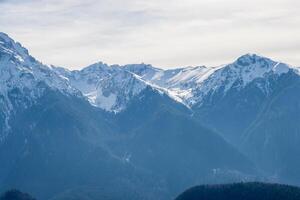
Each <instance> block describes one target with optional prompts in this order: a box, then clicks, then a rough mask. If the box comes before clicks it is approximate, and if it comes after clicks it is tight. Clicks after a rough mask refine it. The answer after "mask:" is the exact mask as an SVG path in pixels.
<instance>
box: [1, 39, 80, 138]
mask: <svg viewBox="0 0 300 200" xmlns="http://www.w3.org/2000/svg"><path fill="white" fill-rule="evenodd" d="M0 85H1V86H0V105H1V106H0V107H1V110H0V119H3V120H0V132H1V134H0V142H1V141H2V140H3V139H4V138H5V137H6V135H7V133H8V132H9V130H10V125H9V120H10V118H11V116H12V115H13V114H14V113H15V112H16V110H18V109H22V108H26V107H28V106H30V105H32V104H33V103H34V102H35V100H36V99H37V98H39V97H40V96H41V95H42V94H43V92H44V90H45V88H50V89H52V90H58V91H60V92H63V93H65V94H68V95H69V94H71V95H79V92H78V91H77V90H76V89H74V88H73V87H71V86H70V85H69V83H68V81H67V80H65V79H63V78H61V77H59V76H58V75H57V74H56V73H55V72H54V71H53V70H51V69H50V68H49V67H48V66H46V65H43V64H42V63H40V62H38V61H37V60H35V59H34V58H33V57H32V56H30V55H29V54H28V51H27V50H26V49H25V48H24V47H22V46H21V44H19V43H17V42H15V41H14V40H12V39H11V38H9V37H8V35H6V34H4V33H0ZM1 121H2V122H4V123H3V124H1Z"/></svg>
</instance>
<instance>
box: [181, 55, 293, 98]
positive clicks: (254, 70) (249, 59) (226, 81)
mask: <svg viewBox="0 0 300 200" xmlns="http://www.w3.org/2000/svg"><path fill="white" fill-rule="evenodd" d="M290 70H292V68H291V67H290V66H289V65H287V64H284V63H281V62H276V61H273V60H271V59H269V58H266V57H263V56H258V55H256V54H246V55H243V56H241V57H239V58H238V59H237V60H236V61H235V62H233V63H231V64H229V65H225V66H223V67H221V68H219V69H217V70H215V71H214V72H213V73H212V74H211V75H210V76H208V77H206V79H205V80H203V81H202V82H201V83H200V84H198V85H197V87H195V88H194V89H193V92H192V93H193V94H192V95H191V97H190V98H189V99H188V100H187V101H188V102H189V104H195V103H199V102H201V100H202V98H203V97H205V95H207V94H208V93H214V92H215V91H218V90H219V89H221V88H222V90H223V92H224V93H226V91H228V90H229V89H231V88H232V87H234V88H235V89H237V90H240V89H242V88H244V87H246V86H247V85H248V84H249V83H251V82H252V81H254V80H256V79H258V78H266V77H267V76H268V75H276V76H280V75H282V74H285V73H288V72H289V71H290Z"/></svg>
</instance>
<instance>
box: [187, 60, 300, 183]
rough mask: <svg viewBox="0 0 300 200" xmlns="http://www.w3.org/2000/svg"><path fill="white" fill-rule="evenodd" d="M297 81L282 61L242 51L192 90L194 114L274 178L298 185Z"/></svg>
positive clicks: (294, 70) (299, 152)
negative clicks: (245, 53) (236, 57)
mask: <svg viewBox="0 0 300 200" xmlns="http://www.w3.org/2000/svg"><path fill="white" fill-rule="evenodd" d="M299 80H300V78H299V75H298V72H297V70H296V69H294V68H292V67H290V66H288V65H286V64H283V63H278V62H275V61H272V60H270V59H267V58H264V57H259V56H257V55H245V56H242V57H241V58H239V59H238V60H237V61H236V62H234V63H233V64H230V65H228V66H226V67H224V68H222V69H220V70H217V71H216V72H215V73H214V74H212V75H211V76H210V77H209V78H208V79H207V80H205V81H204V82H203V83H202V85H200V86H199V88H197V89H195V90H194V92H193V93H194V96H193V101H195V102H198V103H195V104H194V105H193V106H192V109H193V110H194V111H195V114H194V116H195V118H197V119H198V120H199V121H202V122H205V123H206V124H207V125H208V126H209V127H210V128H212V129H214V130H216V131H217V132H219V133H221V134H222V135H223V137H224V138H225V139H226V140H227V141H229V142H230V143H232V144H234V145H235V146H236V147H238V148H239V149H240V150H242V152H244V153H245V154H246V155H248V156H249V157H250V158H251V159H252V160H253V161H254V162H255V163H257V165H258V166H259V167H260V168H261V169H263V170H264V171H265V172H266V173H267V174H268V175H270V176H273V178H274V179H275V180H278V181H285V182H287V183H293V184H300V183H299V181H298V180H299V177H298V176H297V174H298V172H299V170H297V169H299V163H298V160H299V155H300V148H299V147H298V142H299V140H298V138H299V133H298V130H299V125H298V124H299V123H298V121H299V114H298V113H299V111H298V104H299V97H298V96H299V95H298V94H299V92H300V91H299V87H298V85H299Z"/></svg>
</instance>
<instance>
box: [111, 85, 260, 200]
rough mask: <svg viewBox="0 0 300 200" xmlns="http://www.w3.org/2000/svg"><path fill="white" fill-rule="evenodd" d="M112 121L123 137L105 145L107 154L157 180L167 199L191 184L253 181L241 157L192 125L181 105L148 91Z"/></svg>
mask: <svg viewBox="0 0 300 200" xmlns="http://www.w3.org/2000/svg"><path fill="white" fill-rule="evenodd" d="M116 120H117V124H118V125H119V126H120V129H121V130H120V132H121V134H122V135H123V136H124V137H123V138H122V140H121V141H118V142H116V143H114V144H111V146H112V149H113V150H114V151H115V152H119V153H123V154H122V155H123V156H124V159H125V160H127V161H128V162H130V163H133V164H134V165H135V166H138V167H141V168H143V169H146V170H150V171H152V172H153V173H154V174H157V175H160V176H161V177H162V178H163V179H162V181H163V182H165V183H166V184H167V185H168V187H169V188H170V191H171V194H173V195H174V194H176V193H178V192H180V191H181V190H183V189H184V188H186V187H189V186H191V185H193V184H195V183H199V184H200V183H205V182H206V183H207V182H211V183H218V182H219V183H221V182H231V181H241V180H253V179H255V178H256V177H255V176H256V175H257V172H256V170H255V167H254V166H253V164H252V163H251V162H250V161H249V160H248V159H247V158H246V157H245V156H243V155H242V154H241V153H239V152H238V151H237V150H236V149H235V148H233V147H232V146H231V145H230V144H228V143H226V142H225V141H224V140H223V139H222V138H221V137H220V136H219V135H217V134H215V133H214V132H212V131H210V130H208V129H206V128H204V127H203V126H201V125H200V124H199V123H197V122H196V121H194V120H193V119H192V117H191V111H190V110H189V109H187V108H186V107H185V106H183V105H181V104H179V103H176V102H174V101H173V100H172V99H171V98H169V97H168V96H167V95H165V94H160V93H158V92H156V91H155V90H153V89H151V88H148V89H147V90H144V91H143V92H142V93H141V94H140V95H139V96H137V97H136V98H135V99H134V100H133V101H132V103H131V104H130V105H129V106H128V108H127V109H126V110H125V111H123V112H121V113H119V114H118V115H116ZM122 143H123V145H122V146H121V147H122V148H121V149H120V144H122ZM124 152H125V154H124Z"/></svg>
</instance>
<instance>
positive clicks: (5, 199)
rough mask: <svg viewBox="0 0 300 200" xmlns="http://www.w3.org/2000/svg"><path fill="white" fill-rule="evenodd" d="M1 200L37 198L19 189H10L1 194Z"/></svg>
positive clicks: (33, 199)
mask: <svg viewBox="0 0 300 200" xmlns="http://www.w3.org/2000/svg"><path fill="white" fill-rule="evenodd" d="M0 200H36V199H35V198H33V197H31V196H30V195H29V194H27V193H23V192H20V191H18V190H9V191H7V192H5V193H4V194H2V195H1V196H0Z"/></svg>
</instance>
